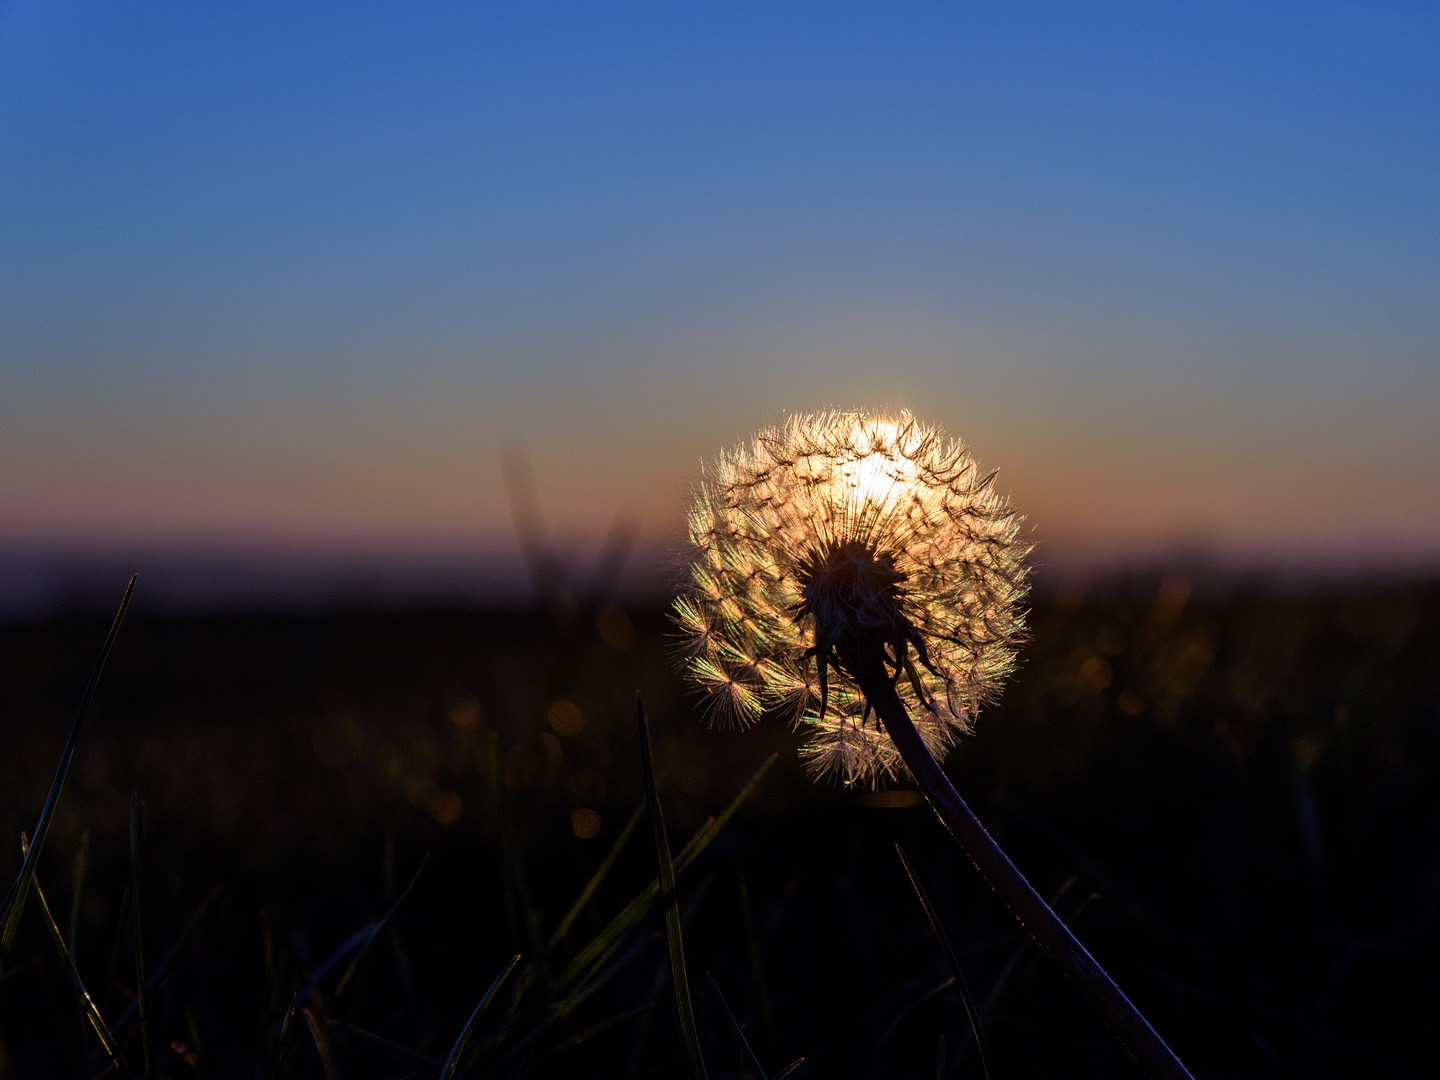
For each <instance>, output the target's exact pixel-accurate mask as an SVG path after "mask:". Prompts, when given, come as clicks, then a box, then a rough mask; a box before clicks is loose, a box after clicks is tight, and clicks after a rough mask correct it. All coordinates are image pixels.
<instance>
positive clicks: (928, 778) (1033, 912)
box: [853, 659, 1193, 1080]
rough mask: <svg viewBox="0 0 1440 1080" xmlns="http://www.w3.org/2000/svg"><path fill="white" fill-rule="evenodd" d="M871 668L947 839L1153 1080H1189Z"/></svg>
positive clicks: (878, 707)
mask: <svg viewBox="0 0 1440 1080" xmlns="http://www.w3.org/2000/svg"><path fill="white" fill-rule="evenodd" d="M872 667H873V670H866V671H862V672H854V673H853V674H854V675H855V681H856V683H857V684H858V685H859V687H860V689H861V691H862V692H863V693H864V694H865V697H866V700H867V701H868V702H869V703H870V704H871V706H872V707H873V708H874V709H875V713H876V715H877V716H878V717H879V718H880V720H881V722H882V723H883V724H884V725H885V730H886V731H887V732H889V734H890V738H891V739H892V740H893V741H894V743H895V747H896V749H898V750H899V751H900V756H901V757H902V758H904V759H905V764H906V766H907V767H908V768H909V769H910V772H911V774H912V775H913V776H914V777H915V780H916V782H917V783H918V784H919V785H920V790H921V791H922V792H924V794H925V798H926V799H927V800H928V801H929V803H930V805H931V807H932V808H933V809H934V810H935V812H936V813H937V814H938V815H939V816H940V820H941V821H942V822H943V823H944V825H945V827H946V828H947V829H948V830H949V831H950V835H951V836H953V837H954V838H955V839H956V841H957V842H958V843H959V844H960V846H961V847H962V848H963V849H964V850H965V853H966V854H967V855H969V856H970V861H971V862H973V863H974V864H975V868H976V869H977V870H979V871H980V875H981V876H982V877H983V878H984V879H985V880H986V881H987V882H989V884H990V887H991V888H992V889H994V890H995V891H996V892H998V893H999V894H1000V897H1001V899H1003V900H1004V901H1005V903H1006V904H1007V905H1008V906H1009V908H1010V910H1011V911H1012V912H1013V913H1014V914H1015V917H1016V918H1017V919H1019V920H1020V924H1021V925H1022V926H1024V927H1025V929H1026V930H1028V931H1029V932H1030V936H1031V937H1033V938H1034V939H1035V940H1036V941H1037V942H1039V943H1040V947H1041V948H1043V949H1044V950H1045V951H1046V952H1048V953H1049V954H1050V955H1051V957H1052V958H1054V960H1055V962H1056V963H1058V964H1059V965H1060V969H1061V970H1062V971H1063V972H1064V973H1065V975H1066V976H1067V977H1068V978H1069V979H1070V981H1071V982H1072V983H1074V984H1075V986H1076V987H1077V988H1078V989H1079V990H1080V992H1081V994H1083V995H1084V997H1085V998H1086V1000H1088V1001H1089V1002H1090V1004H1091V1005H1092V1006H1093V1007H1094V1009H1095V1011H1096V1012H1098V1013H1099V1014H1100V1016H1101V1019H1103V1020H1104V1021H1105V1023H1106V1024H1107V1025H1108V1026H1109V1028H1110V1030H1111V1031H1112V1032H1113V1033H1114V1034H1115V1036H1116V1038H1118V1039H1119V1040H1120V1042H1121V1044H1122V1045H1123V1046H1124V1047H1125V1049H1126V1050H1128V1051H1129V1052H1130V1055H1131V1056H1132V1057H1133V1058H1134V1059H1135V1060H1136V1061H1137V1062H1138V1063H1139V1064H1140V1066H1141V1068H1143V1069H1144V1070H1145V1071H1146V1072H1147V1073H1149V1074H1150V1075H1151V1076H1152V1077H1155V1078H1156V1080H1193V1077H1191V1076H1190V1073H1189V1072H1188V1071H1187V1070H1186V1068H1185V1066H1184V1065H1182V1064H1181V1063H1180V1059H1179V1058H1178V1057H1176V1056H1175V1054H1174V1052H1173V1051H1172V1050H1171V1049H1170V1047H1168V1046H1166V1045H1165V1041H1164V1040H1163V1039H1161V1038H1160V1036H1159V1035H1157V1034H1156V1033H1155V1029H1154V1028H1152V1027H1151V1026H1150V1024H1149V1023H1148V1022H1147V1021H1146V1019H1145V1017H1144V1016H1142V1015H1141V1014H1140V1010H1138V1009H1137V1008H1135V1006H1134V1005H1133V1004H1131V1002H1130V999H1129V998H1127V997H1126V996H1125V995H1124V993H1122V992H1121V990H1120V988H1119V987H1118V986H1116V985H1115V982H1114V980H1113V979H1111V978H1110V976H1109V975H1107V974H1106V973H1105V969H1104V968H1102V967H1101V966H1100V965H1099V964H1098V963H1097V962H1096V961H1095V958H1094V957H1092V956H1091V955H1090V953H1089V952H1088V951H1086V949H1085V946H1083V945H1081V944H1080V942H1079V940H1078V939H1077V938H1076V937H1075V935H1074V934H1072V933H1071V932H1070V930H1069V928H1068V927H1067V926H1066V925H1065V924H1064V923H1063V922H1062V921H1061V920H1060V917H1059V916H1058V915H1056V914H1055V912H1054V911H1052V910H1051V909H1050V906H1049V905H1048V904H1046V903H1045V901H1044V899H1043V898H1042V897H1041V896H1040V894H1039V893H1037V892H1036V891H1035V890H1034V889H1033V888H1031V886H1030V883H1029V882H1028V881H1026V880H1025V877H1024V875H1022V874H1021V873H1020V871H1019V870H1017V869H1016V868H1015V864H1014V863H1012V862H1011V861H1010V859H1009V857H1007V856H1006V854H1005V852H1003V851H1001V850H1000V845H998V844H997V843H995V840H994V838H993V837H991V835H990V834H989V833H988V832H986V831H985V826H983V825H981V824H980V821H979V819H977V818H976V817H975V815H974V814H973V813H971V811H970V807H968V806H966V805H965V800H964V799H962V798H961V797H960V794H959V792H957V791H956V790H955V788H954V785H952V784H951V783H950V778H949V777H947V776H946V775H945V771H944V770H943V769H942V768H940V763H939V762H937V761H936V760H935V758H934V757H933V756H932V755H931V753H930V751H929V750H927V749H926V748H925V743H924V742H923V741H922V740H921V738H920V733H919V732H918V731H916V730H915V725H914V723H912V722H911V720H910V715H909V713H907V712H906V710H905V704H904V702H902V701H901V700H900V696H899V695H898V694H897V693H896V692H895V684H894V682H893V681H892V680H891V679H889V678H888V677H887V676H886V674H885V671H884V666H883V664H882V663H881V662H880V661H879V660H878V659H876V660H875V661H874V663H873V665H872Z"/></svg>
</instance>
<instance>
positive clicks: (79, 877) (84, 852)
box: [65, 829, 90, 960]
mask: <svg viewBox="0 0 1440 1080" xmlns="http://www.w3.org/2000/svg"><path fill="white" fill-rule="evenodd" d="M89 859H90V830H89V829H86V830H85V831H84V832H82V833H81V834H80V846H79V847H78V848H77V849H76V850H75V870H74V881H73V883H72V884H71V886H70V933H69V935H68V936H67V937H66V939H65V940H66V941H68V942H69V943H70V958H71V959H72V960H73V959H74V958H75V939H76V938H77V937H79V934H80V901H81V898H82V897H83V896H84V895H85V869H86V864H87V863H88V862H89Z"/></svg>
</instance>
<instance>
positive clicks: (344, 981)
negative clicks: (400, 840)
mask: <svg viewBox="0 0 1440 1080" xmlns="http://www.w3.org/2000/svg"><path fill="white" fill-rule="evenodd" d="M429 861H430V853H429V852H428V851H427V852H426V853H425V857H424V858H422V859H421V860H420V865H419V866H417V867H416V868H415V874H414V876H412V877H411V878H410V884H408V885H406V886H405V891H404V892H402V893H401V894H400V896H399V898H398V899H396V901H395V903H393V904H391V905H390V910H389V911H387V912H385V914H384V915H383V916H382V917H381V919H380V921H379V922H378V923H376V924H375V928H374V929H373V930H371V931H370V936H369V937H367V938H366V939H365V943H364V944H363V945H361V946H360V948H359V950H358V951H357V952H356V953H355V959H353V960H351V961H350V966H349V967H347V968H346V969H345V974H343V975H341V976H340V981H339V982H337V983H336V984H335V993H333V994H331V995H330V1002H331V1004H332V1005H333V1004H334V1003H335V999H336V998H338V997H339V996H340V995H341V994H342V993H344V992H345V987H347V986H349V985H350V980H351V979H353V978H354V977H355V972H356V971H357V970H358V969H359V967H360V961H361V960H363V959H365V953H366V951H367V950H368V949H369V948H370V945H371V944H372V943H373V942H374V940H375V939H376V938H378V937H379V936H380V932H381V931H382V930H384V929H385V927H386V926H387V925H388V924H389V922H390V919H391V917H392V916H393V915H394V914H395V912H397V911H399V910H400V905H401V904H403V903H405V898H406V897H407V896H409V895H410V890H411V889H413V888H415V883H416V882H417V881H419V880H420V874H421V872H422V871H423V870H424V869H425V864H426V863H427V862H429Z"/></svg>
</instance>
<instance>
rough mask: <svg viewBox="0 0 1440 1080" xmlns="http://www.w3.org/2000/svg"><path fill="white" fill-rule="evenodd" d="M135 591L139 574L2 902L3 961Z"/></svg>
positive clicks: (114, 624)
mask: <svg viewBox="0 0 1440 1080" xmlns="http://www.w3.org/2000/svg"><path fill="white" fill-rule="evenodd" d="M136 576H137V577H138V576H139V575H136ZM134 591H135V577H132V578H131V579H130V584H129V585H127V586H125V595H124V597H123V598H122V599H121V600H120V610H119V611H117V612H116V613H115V621H114V622H112V623H111V624H110V633H108V634H107V635H106V636H105V644H104V645H102V646H101V647H100V658H99V659H98V660H96V661H95V667H94V668H93V669H92V670H91V672H90V682H89V683H88V684H87V685H86V687H85V696H84V697H82V698H81V699H80V709H79V711H78V712H77V713H76V714H75V721H74V723H72V724H71V725H70V735H69V737H68V738H67V739H66V740H65V749H64V750H63V751H62V752H61V754H60V764H59V766H58V767H57V768H56V770H55V779H54V780H53V781H51V783H50V793H49V794H48V795H46V796H45V805H44V806H43V807H42V808H41V810H40V821H39V822H38V823H37V824H36V826H35V831H34V833H33V834H32V839H31V841H30V849H29V851H27V852H26V854H25V858H24V859H23V860H22V862H21V863H20V875H19V877H17V878H16V879H15V883H14V884H13V885H12V886H11V887H10V892H9V893H8V894H7V895H6V897H5V902H4V904H0V964H3V963H4V962H5V958H6V957H8V956H9V955H10V947H11V946H12V945H13V944H14V943H15V931H16V930H17V929H18V928H19V925H20V912H21V911H22V910H23V909H24V907H25V898H26V896H27V895H28V894H29V892H30V882H31V881H32V880H33V879H34V877H35V868H36V867H37V866H38V865H39V861H40V852H41V849H43V848H44V847H45V837H46V836H47V835H49V833H50V820H51V819H52V818H53V817H54V816H55V804H56V803H57V802H58V801H59V799H60V789H61V787H63V786H64V784H65V774H66V773H68V772H69V771H70V760H71V759H72V758H73V757H74V756H75V745H76V743H78V742H79V740H80V727H81V725H82V724H83V723H84V722H85V714H86V713H88V712H89V711H90V702H91V700H92V699H93V698H94V697H95V687H96V686H97V685H99V682H100V672H101V671H102V670H104V667H105V661H106V660H107V659H109V656H110V650H111V649H112V648H114V646H115V638H116V637H118V636H119V634H120V623H121V622H122V621H123V620H124V618H125V609H126V608H128V607H129V606H130V594H131V593H132V592H134Z"/></svg>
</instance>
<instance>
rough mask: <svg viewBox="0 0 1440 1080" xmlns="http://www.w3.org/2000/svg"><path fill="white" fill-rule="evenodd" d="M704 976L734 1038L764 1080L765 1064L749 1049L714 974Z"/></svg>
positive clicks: (748, 1043) (706, 973) (748, 1041)
mask: <svg viewBox="0 0 1440 1080" xmlns="http://www.w3.org/2000/svg"><path fill="white" fill-rule="evenodd" d="M705 977H706V978H707V979H709V980H710V986H711V987H712V988H713V989H714V990H715V996H716V997H717V998H719V999H720V1005H721V1007H722V1008H724V1010H725V1018H726V1019H727V1020H729V1021H730V1030H731V1031H733V1032H735V1038H737V1039H739V1040H740V1045H741V1046H742V1047H744V1048H745V1056H746V1057H748V1058H749V1059H750V1064H752V1065H754V1066H755V1071H756V1072H757V1073H759V1074H760V1080H766V1077H765V1066H763V1065H761V1064H760V1059H759V1058H758V1057H756V1056H755V1051H754V1050H752V1049H750V1040H749V1039H747V1038H745V1032H744V1031H743V1030H742V1029H741V1027H740V1021H739V1020H736V1019H735V1013H734V1012H733V1011H731V1009H730V1003H729V1002H728V1001H726V1000H725V995H724V994H722V993H721V992H720V984H719V983H718V982H716V981H715V976H714V975H712V974H710V972H708V971H707V972H705Z"/></svg>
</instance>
